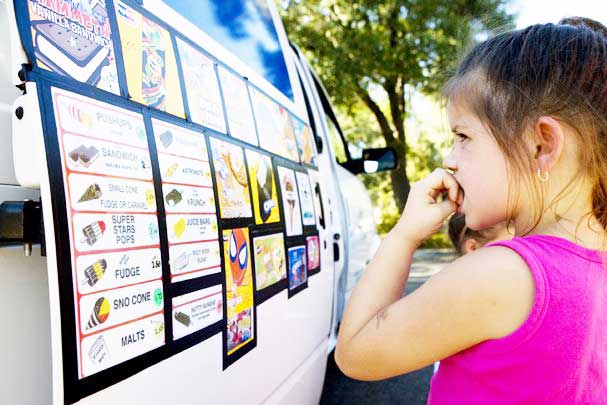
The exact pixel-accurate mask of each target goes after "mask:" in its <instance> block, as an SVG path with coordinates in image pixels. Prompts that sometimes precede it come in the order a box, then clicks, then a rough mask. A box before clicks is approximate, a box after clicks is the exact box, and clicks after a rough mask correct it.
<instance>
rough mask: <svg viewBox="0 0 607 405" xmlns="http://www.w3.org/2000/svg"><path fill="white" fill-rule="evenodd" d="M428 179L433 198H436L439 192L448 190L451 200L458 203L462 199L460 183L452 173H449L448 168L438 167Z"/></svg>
mask: <svg viewBox="0 0 607 405" xmlns="http://www.w3.org/2000/svg"><path fill="white" fill-rule="evenodd" d="M427 179H428V187H429V190H428V191H429V193H430V195H431V196H432V197H433V198H436V196H438V194H440V192H442V191H445V190H446V191H447V193H448V196H449V200H451V201H453V202H454V203H457V202H459V201H460V200H461V197H462V196H461V195H460V194H461V191H460V187H459V184H458V183H457V181H456V180H455V177H453V175H452V174H450V173H448V172H447V171H446V170H444V169H441V168H438V169H435V170H434V172H432V174H431V175H430V176H428V177H427Z"/></svg>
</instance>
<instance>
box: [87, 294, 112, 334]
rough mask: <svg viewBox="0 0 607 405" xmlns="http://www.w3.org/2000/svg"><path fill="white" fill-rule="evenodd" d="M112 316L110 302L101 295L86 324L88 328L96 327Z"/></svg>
mask: <svg viewBox="0 0 607 405" xmlns="http://www.w3.org/2000/svg"><path fill="white" fill-rule="evenodd" d="M109 316H110V302H109V301H108V300H107V299H106V298H105V297H101V298H99V299H98V300H97V302H95V306H94V307H93V313H92V314H91V317H90V319H89V322H88V323H87V324H86V329H91V328H94V327H95V326H97V325H101V324H102V323H104V322H105V321H107V318H108V317H109Z"/></svg>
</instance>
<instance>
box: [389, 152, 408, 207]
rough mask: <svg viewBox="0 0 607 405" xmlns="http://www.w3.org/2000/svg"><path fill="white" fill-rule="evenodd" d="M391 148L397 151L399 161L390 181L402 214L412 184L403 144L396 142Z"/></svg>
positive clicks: (391, 173)
mask: <svg viewBox="0 0 607 405" xmlns="http://www.w3.org/2000/svg"><path fill="white" fill-rule="evenodd" d="M389 146H392V147H393V148H394V150H395V151H396V159H397V160H398V166H397V167H396V169H394V170H392V171H391V172H390V180H391V182H392V190H393V192H394V202H395V203H396V207H397V208H398V212H402V211H403V209H404V208H405V203H406V202H407V197H408V196H409V190H411V184H410V182H409V177H408V176H407V155H406V152H405V147H404V145H402V144H401V142H395V143H394V144H392V145H389Z"/></svg>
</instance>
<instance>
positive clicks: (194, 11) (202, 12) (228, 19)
mask: <svg viewBox="0 0 607 405" xmlns="http://www.w3.org/2000/svg"><path fill="white" fill-rule="evenodd" d="M164 2H165V3H166V4H167V5H169V6H170V7H171V8H173V9H174V10H176V11H177V12H179V13H180V14H181V15H182V16H184V17H185V18H187V19H188V20H190V21H191V22H192V23H193V24H195V25H196V26H197V27H198V28H200V29H201V30H202V31H204V32H205V33H207V34H208V35H210V36H211V37H213V39H215V40H216V41H218V42H219V43H220V44H222V45H223V46H224V47H225V48H226V49H229V50H230V51H231V52H233V53H234V54H235V55H236V56H238V57H239V58H240V59H242V61H243V62H245V63H246V64H247V65H249V66H251V67H252V68H253V69H254V70H255V71H256V72H257V73H259V74H260V75H262V76H263V77H264V78H265V79H266V80H268V81H269V82H270V83H272V84H273V85H274V87H276V88H277V89H278V90H280V91H281V92H282V93H283V94H284V95H285V96H287V97H288V98H290V99H291V100H293V89H292V88H291V82H290V81H289V74H288V72H287V66H286V64H285V59H284V56H283V53H282V48H281V46H280V42H279V40H278V34H277V32H276V28H275V27H274V23H273V21H272V16H271V14H270V9H269V8H268V5H267V2H266V0H202V1H201V0H196V1H191V0H164ZM201 45H203V47H204V44H201Z"/></svg>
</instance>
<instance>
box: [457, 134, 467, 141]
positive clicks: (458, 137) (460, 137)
mask: <svg viewBox="0 0 607 405" xmlns="http://www.w3.org/2000/svg"><path fill="white" fill-rule="evenodd" d="M455 136H456V138H457V140H458V141H459V142H464V141H465V140H466V139H469V138H468V136H467V135H464V134H462V133H459V132H458V133H457V134H455Z"/></svg>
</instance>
